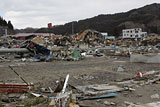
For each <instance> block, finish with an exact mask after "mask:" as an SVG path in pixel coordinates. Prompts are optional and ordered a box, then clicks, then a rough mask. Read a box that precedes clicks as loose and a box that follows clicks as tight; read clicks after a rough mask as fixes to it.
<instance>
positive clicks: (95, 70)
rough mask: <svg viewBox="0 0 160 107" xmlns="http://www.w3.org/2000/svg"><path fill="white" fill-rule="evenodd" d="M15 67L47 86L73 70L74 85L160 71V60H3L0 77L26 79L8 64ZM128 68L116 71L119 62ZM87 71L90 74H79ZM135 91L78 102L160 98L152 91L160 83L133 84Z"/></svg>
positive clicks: (95, 103) (157, 89)
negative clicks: (151, 62)
mask: <svg viewBox="0 0 160 107" xmlns="http://www.w3.org/2000/svg"><path fill="white" fill-rule="evenodd" d="M11 64H14V65H15V67H13V68H14V69H15V70H16V71H17V72H18V73H19V74H20V75H21V76H22V77H24V78H25V80H26V81H28V82H32V83H34V84H41V85H42V86H44V87H54V86H53V85H54V83H55V81H56V80H58V79H60V78H65V76H66V75H67V74H70V78H69V84H71V85H73V86H79V85H90V84H104V83H112V82H115V81H121V80H123V79H128V78H132V77H135V76H136V74H137V72H143V73H145V72H148V71H152V70H155V71H160V64H145V63H131V62H129V58H128V57H103V58H85V59H84V60H81V61H52V62H0V81H6V82H10V81H12V82H23V81H21V80H20V79H19V78H18V77H17V75H16V74H15V73H14V72H13V71H12V70H11V69H10V68H9V67H8V66H9V65H11ZM120 65H121V66H123V67H124V68H125V70H124V71H122V72H117V67H118V66H120ZM83 75H85V76H86V77H87V78H85V79H83V78H79V77H81V76H83ZM134 89H136V91H132V92H131V91H124V92H119V93H118V96H117V97H115V98H108V99H102V100H91V101H90V100H88V101H83V102H82V101H81V102H79V103H81V104H85V105H88V106H90V107H97V106H99V107H106V105H105V104H104V101H110V102H114V103H115V104H116V105H110V107H112V106H113V107H114V106H115V107H124V101H128V102H133V103H142V104H144V103H150V102H155V101H159V100H160V99H152V98H151V97H150V96H151V95H153V94H157V93H158V94H160V85H159V84H150V85H144V86H137V87H134Z"/></svg>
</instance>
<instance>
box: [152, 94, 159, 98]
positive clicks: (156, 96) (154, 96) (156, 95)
mask: <svg viewBox="0 0 160 107" xmlns="http://www.w3.org/2000/svg"><path fill="white" fill-rule="evenodd" d="M151 98H152V99H159V98H160V96H159V94H153V95H151Z"/></svg>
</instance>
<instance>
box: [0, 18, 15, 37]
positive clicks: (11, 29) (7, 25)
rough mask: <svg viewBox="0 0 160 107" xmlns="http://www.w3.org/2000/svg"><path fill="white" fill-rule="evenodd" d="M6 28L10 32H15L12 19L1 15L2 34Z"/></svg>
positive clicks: (0, 27) (0, 26) (0, 31)
mask: <svg viewBox="0 0 160 107" xmlns="http://www.w3.org/2000/svg"><path fill="white" fill-rule="evenodd" d="M4 29H8V34H13V33H14V27H13V25H12V23H11V21H8V22H7V21H6V20H5V19H3V18H2V17H0V36H2V35H3V34H4Z"/></svg>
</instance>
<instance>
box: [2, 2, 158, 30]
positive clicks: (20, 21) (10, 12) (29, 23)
mask: <svg viewBox="0 0 160 107" xmlns="http://www.w3.org/2000/svg"><path fill="white" fill-rule="evenodd" d="M151 3H160V1H159V0H5V1H3V2H1V3H0V10H1V12H0V15H2V16H3V17H4V18H5V19H7V20H11V21H12V23H13V25H14V26H15V27H16V28H25V27H45V26H47V23H48V22H52V23H53V24H64V23H67V22H70V21H77V20H81V19H85V18H89V17H93V16H96V15H98V14H113V13H118V12H125V11H129V10H131V9H134V8H139V7H141V6H144V5H146V4H151Z"/></svg>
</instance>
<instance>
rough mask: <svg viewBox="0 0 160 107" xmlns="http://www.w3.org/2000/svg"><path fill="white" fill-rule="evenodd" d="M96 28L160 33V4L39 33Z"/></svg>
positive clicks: (99, 29)
mask: <svg viewBox="0 0 160 107" xmlns="http://www.w3.org/2000/svg"><path fill="white" fill-rule="evenodd" d="M72 26H74V33H77V32H80V31H83V30H86V29H94V30H97V31H100V32H108V33H109V35H114V36H119V35H121V31H122V29H125V28H135V27H140V28H142V29H143V31H147V32H148V33H159V34H160V4H157V3H154V4H151V5H146V6H144V7H141V8H137V9H133V10H130V11H128V12H123V13H116V14H101V15H98V16H95V17H92V18H88V19H84V20H79V21H74V22H69V23H66V24H64V25H57V26H53V27H52V28H50V29H48V28H41V29H38V30H36V31H35V32H37V33H45V32H52V33H55V34H63V35H65V34H71V33H72Z"/></svg>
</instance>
